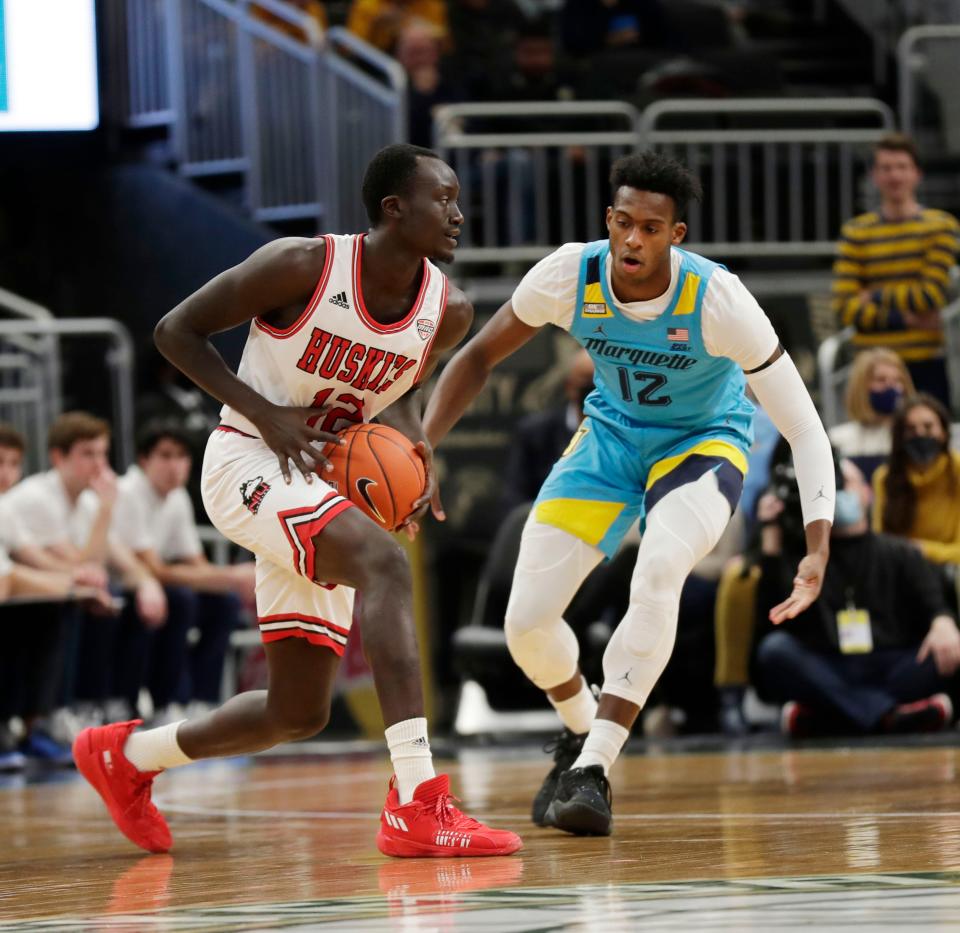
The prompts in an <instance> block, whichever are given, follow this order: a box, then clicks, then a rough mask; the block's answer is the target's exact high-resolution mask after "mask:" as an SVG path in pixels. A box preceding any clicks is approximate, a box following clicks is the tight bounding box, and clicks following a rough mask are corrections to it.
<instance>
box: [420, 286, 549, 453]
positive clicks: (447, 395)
mask: <svg viewBox="0 0 960 933" xmlns="http://www.w3.org/2000/svg"><path fill="white" fill-rule="evenodd" d="M539 330H540V328H539V327H531V326H530V325H529V324H524V323H523V321H521V320H520V318H518V317H517V315H516V313H515V312H514V310H513V304H512V301H508V302H507V303H506V304H504V305H503V306H502V307H501V308H500V310H499V311H497V313H496V314H494V316H493V317H492V318H490V320H489V321H487V323H486V324H485V325H484V326H483V328H482V329H481V330H480V332H479V333H478V334H477V335H476V336H475V337H474V338H473V339H472V340H470V341H469V342H468V343H467V344H466V345H465V346H464V347H463V349H462V350H460V352H459V353H457V355H456V356H454V358H453V359H452V360H451V361H450V362H449V363H448V364H447V365H446V367H445V369H444V370H443V374H442V375H441V376H440V381H439V382H438V383H437V387H436V389H434V392H433V395H431V396H430V404H429V405H427V413H426V415H425V416H424V418H423V426H424V430H425V432H426V435H427V438H428V440H429V441H430V444H431V445H432V446H434V447H436V445H437V444H438V443H439V442H440V441H441V440H442V439H443V438H444V437H446V435H447V434H448V433H449V432H450V429H451V428H452V427H453V426H454V425H455V424H456V423H457V422H458V421H459V420H460V418H461V417H462V416H463V413H464V412H465V411H466V410H467V409H468V408H469V407H470V405H471V403H472V402H473V400H474V399H475V398H476V397H477V396H478V395H479V394H480V392H481V390H482V389H483V387H484V386H485V385H486V383H487V379H488V378H489V377H490V373H491V372H492V371H493V369H494V367H495V366H496V365H497V364H498V363H500V361H501V360H504V359H506V358H507V357H508V356H510V354H512V353H515V352H516V351H517V350H519V349H520V347H522V346H523V345H524V344H525V343H526V342H527V341H528V340H530V338H531V337H533V336H534V335H535V334H536V333H537V332H538V331H539Z"/></svg>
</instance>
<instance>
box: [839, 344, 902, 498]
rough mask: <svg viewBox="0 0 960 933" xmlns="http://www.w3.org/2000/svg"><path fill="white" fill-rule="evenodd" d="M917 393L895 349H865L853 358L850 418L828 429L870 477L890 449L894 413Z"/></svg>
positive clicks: (844, 454)
mask: <svg viewBox="0 0 960 933" xmlns="http://www.w3.org/2000/svg"><path fill="white" fill-rule="evenodd" d="M913 393H914V388H913V380H912V379H911V378H910V373H909V372H908V371H907V367H906V365H905V364H904V362H903V360H901V359H900V357H899V356H897V354H896V353H894V352H893V351H892V350H885V349H883V348H877V349H875V350H864V351H863V352H862V353H859V354H857V357H856V359H855V360H854V361H853V369H852V371H851V373H850V381H849V382H848V383H847V397H846V404H847V414H848V415H849V416H850V420H849V421H845V422H844V423H843V424H837V425H834V426H833V427H832V428H831V429H830V431H829V432H828V433H829V435H830V441H831V443H832V444H833V446H834V447H835V448H836V450H837V452H838V453H839V454H840V456H841V457H846V458H847V459H848V460H852V461H853V462H854V463H855V464H856V465H857V467H859V469H860V470H861V471H862V472H863V475H864V476H866V477H867V479H870V478H871V477H872V476H873V474H874V471H875V470H876V469H877V467H878V466H880V464H881V463H883V462H884V461H885V460H886V459H887V456H888V455H889V453H890V437H891V434H890V429H891V426H892V424H893V413H894V412H895V411H896V410H897V406H898V405H899V404H900V402H901V401H902V400H903V398H904V396H907V397H909V396H911V395H913Z"/></svg>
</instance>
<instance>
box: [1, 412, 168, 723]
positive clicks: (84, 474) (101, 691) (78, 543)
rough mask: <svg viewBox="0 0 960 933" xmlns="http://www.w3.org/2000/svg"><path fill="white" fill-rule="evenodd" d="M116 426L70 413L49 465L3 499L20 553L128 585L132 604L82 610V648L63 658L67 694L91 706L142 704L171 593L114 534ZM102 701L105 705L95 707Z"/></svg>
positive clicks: (55, 435) (53, 436)
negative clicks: (154, 635)
mask: <svg viewBox="0 0 960 933" xmlns="http://www.w3.org/2000/svg"><path fill="white" fill-rule="evenodd" d="M109 446H110V425H109V424H107V422H106V421H103V420H102V419H100V418H97V417H94V416H93V415H91V414H88V413H86V412H81V411H74V412H66V413H65V414H63V415H60V416H59V417H58V418H56V419H55V420H54V421H53V423H52V424H51V426H50V430H49V433H48V437H47V449H48V451H49V456H50V464H51V469H50V470H48V471H46V472H45V473H38V474H36V475H34V476H31V477H28V478H27V479H25V480H23V481H22V482H20V483H18V484H17V485H16V486H14V487H13V488H12V489H11V490H10V491H9V492H8V493H7V494H6V496H5V497H4V500H3V507H4V509H5V510H6V511H7V512H8V513H9V514H12V515H13V516H14V531H13V540H12V541H11V542H10V551H11V554H12V556H13V558H14V560H16V561H19V562H21V563H24V564H27V565H29V566H31V567H36V568H38V569H41V570H52V571H67V572H72V573H73V574H74V575H75V579H77V581H78V582H82V583H84V584H89V585H92V586H96V587H103V586H105V585H106V584H107V581H108V578H109V576H110V574H111V573H112V574H113V577H114V579H115V583H114V584H113V586H114V587H115V588H116V589H117V590H118V591H126V592H129V593H130V594H131V595H132V596H133V601H132V604H131V605H129V606H126V607H125V608H124V609H123V610H122V611H121V612H120V614H119V616H117V615H114V616H106V617H91V616H90V615H89V614H88V613H82V614H81V618H80V621H79V623H77V624H78V625H79V629H80V638H79V646H78V647H77V649H76V655H75V656H74V657H67V659H66V661H65V666H64V685H63V690H62V693H63V695H64V699H65V700H66V701H67V702H68V703H69V702H71V701H72V700H73V699H77V700H80V701H83V702H84V703H85V704H87V705H89V706H90V707H91V709H90V713H91V715H93V716H96V715H99V713H98V710H99V708H101V707H103V706H105V705H107V704H108V703H111V702H113V701H117V702H123V703H124V704H125V705H126V706H130V705H135V704H136V700H137V695H138V692H139V682H140V680H141V679H142V671H143V670H144V669H145V665H146V662H147V654H146V653H147V651H148V649H149V641H150V639H149V630H150V629H153V628H157V627H158V626H161V625H163V623H164V622H165V620H166V612H167V606H166V596H165V595H164V592H163V588H162V587H161V586H160V584H159V583H158V582H157V581H156V580H155V579H154V577H153V576H152V574H151V573H150V571H149V570H148V569H147V568H146V567H145V566H144V565H143V564H142V563H141V562H140V561H139V560H138V559H137V558H136V557H135V556H134V555H133V552H132V551H130V549H129V548H127V547H125V546H124V545H123V544H122V543H120V542H119V541H117V540H115V539H113V538H111V536H110V534H109V531H110V525H111V522H112V520H113V509H114V503H115V501H116V496H117V479H116V475H115V474H114V472H113V470H112V469H111V468H110V464H109V462H108V459H107V456H108V451H109ZM94 707H96V708H97V709H96V710H95V709H94Z"/></svg>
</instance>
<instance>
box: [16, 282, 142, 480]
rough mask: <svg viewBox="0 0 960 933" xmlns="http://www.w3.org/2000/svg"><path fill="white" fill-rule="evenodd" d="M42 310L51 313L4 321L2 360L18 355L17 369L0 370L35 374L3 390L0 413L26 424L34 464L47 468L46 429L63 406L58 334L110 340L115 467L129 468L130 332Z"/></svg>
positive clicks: (91, 319)
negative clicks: (54, 314)
mask: <svg viewBox="0 0 960 933" xmlns="http://www.w3.org/2000/svg"><path fill="white" fill-rule="evenodd" d="M9 297H10V293H8V292H0V305H2V306H3V307H4V308H8V307H9V306H10V301H9ZM12 297H14V298H17V297H18V296H12ZM19 301H21V302H22V301H23V299H19ZM27 304H29V302H28V303H27ZM34 307H35V308H37V307H39V306H36V305H35V306H34ZM40 310H42V311H45V312H46V315H47V316H44V315H38V316H35V317H32V318H30V319H21V320H0V359H4V358H6V357H7V356H8V355H13V356H16V357H17V358H18V363H17V365H16V367H14V368H11V369H9V370H0V372H2V373H3V374H4V375H7V374H9V373H19V374H20V375H21V376H23V375H24V373H25V372H26V371H29V372H32V373H33V377H32V379H30V380H29V381H27V380H26V379H25V381H24V382H23V383H21V385H20V386H19V387H17V386H4V388H3V389H0V412H2V413H3V415H4V417H5V418H6V416H7V415H8V413H9V416H10V418H9V420H11V421H13V423H14V424H18V425H19V424H23V425H24V427H25V433H26V434H27V436H28V437H30V438H31V439H32V440H33V443H34V445H35V449H34V454H35V456H36V462H35V463H34V464H33V465H34V467H35V468H37V469H41V468H43V467H45V465H46V462H47V449H46V438H47V430H48V428H49V426H50V422H51V421H52V420H53V419H54V418H55V417H56V416H57V415H59V414H60V413H61V411H62V404H63V386H62V375H61V374H62V365H61V359H60V347H59V338H61V337H70V338H74V337H87V338H89V337H100V338H106V339H107V340H108V341H109V344H110V347H109V350H108V351H107V353H106V354H105V357H104V362H105V364H106V368H107V372H108V374H109V384H110V397H111V407H112V427H113V439H114V445H115V446H114V450H115V453H116V461H117V462H116V466H117V468H118V470H121V471H122V470H125V469H126V468H127V467H128V466H129V465H130V464H131V463H133V459H134V440H133V433H134V421H133V397H134V396H133V366H134V351H133V340H132V338H131V336H130V332H129V331H128V330H127V328H126V327H124V326H123V325H122V324H121V323H119V322H118V321H115V320H113V319H111V318H100V317H89V318H69V319H59V318H54V317H53V316H52V315H50V313H49V311H47V310H46V309H40ZM11 348H12V350H11ZM21 363H23V364H25V365H26V371H25V370H22V369H20V364H21Z"/></svg>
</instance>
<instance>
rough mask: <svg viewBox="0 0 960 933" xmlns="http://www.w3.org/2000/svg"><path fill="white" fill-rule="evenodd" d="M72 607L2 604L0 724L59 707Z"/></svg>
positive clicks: (40, 604) (45, 603) (0, 622)
mask: <svg viewBox="0 0 960 933" xmlns="http://www.w3.org/2000/svg"><path fill="white" fill-rule="evenodd" d="M69 610H70V607H68V606H66V605H64V604H63V603H47V602H43V603H18V604H17V605H15V606H3V605H0V628H2V630H3V636H4V640H3V649H2V651H0V721H2V720H6V719H9V718H10V717H11V716H20V717H21V718H23V719H27V720H29V719H32V718H34V717H36V716H44V715H46V714H47V713H49V712H51V710H53V708H54V707H55V706H56V705H57V702H58V699H59V695H60V690H61V687H62V685H63V671H64V657H65V654H66V649H67V642H68V635H69Z"/></svg>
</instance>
